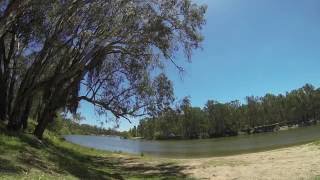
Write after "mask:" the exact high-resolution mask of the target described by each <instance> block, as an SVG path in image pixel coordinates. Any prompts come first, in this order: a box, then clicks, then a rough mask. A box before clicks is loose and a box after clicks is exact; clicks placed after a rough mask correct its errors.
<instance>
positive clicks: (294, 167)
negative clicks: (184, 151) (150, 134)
mask: <svg viewBox="0 0 320 180" xmlns="http://www.w3.org/2000/svg"><path fill="white" fill-rule="evenodd" d="M179 162H180V163H181V164H183V165H185V166H186V167H188V168H187V169H186V170H184V172H185V173H186V174H189V175H191V176H192V177H195V178H196V179H216V180H224V179H226V180H227V179H246V180H247V179H317V178H320V147H319V146H318V145H315V144H312V143H309V144H305V145H299V146H293V147H288V148H282V149H277V150H271V151H265V152H257V153H249V154H241V155H234V156H226V157H212V158H201V159H183V160H179Z"/></svg>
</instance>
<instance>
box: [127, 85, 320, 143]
mask: <svg viewBox="0 0 320 180" xmlns="http://www.w3.org/2000/svg"><path fill="white" fill-rule="evenodd" d="M246 101H247V102H246V103H245V104H241V103H240V102H239V101H231V102H228V103H219V102H217V101H212V100H209V101H208V102H207V103H206V104H205V107H204V108H202V109H201V108H199V107H192V106H191V103H190V100H189V98H184V99H183V100H182V102H181V105H180V107H178V108H176V109H170V108H168V109H166V110H165V111H163V112H162V114H160V115H159V116H157V117H155V118H145V119H142V120H141V121H140V123H139V126H138V127H134V128H133V129H131V130H130V131H129V133H130V134H131V135H132V136H141V137H144V138H147V139H170V138H186V139H194V138H208V137H223V136H235V135H238V133H240V132H241V133H259V132H269V131H275V130H276V129H277V127H279V126H292V125H300V126H305V125H311V124H315V123H317V121H319V120H320V89H315V88H314V87H313V86H312V85H310V84H306V85H305V86H303V87H302V88H300V89H297V90H293V91H291V92H288V93H286V95H282V94H279V95H273V94H266V95H265V96H263V97H254V96H249V97H247V98H246Z"/></svg>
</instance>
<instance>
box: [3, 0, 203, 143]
mask: <svg viewBox="0 0 320 180" xmlns="http://www.w3.org/2000/svg"><path fill="white" fill-rule="evenodd" d="M0 6H1V8H0V15H1V17H0V22H1V24H3V26H1V27H0V87H1V89H2V90H3V91H1V94H0V96H1V97H0V98H1V99H3V100H4V101H2V102H1V104H0V111H1V112H0V119H8V121H9V122H8V128H9V129H11V130H19V129H21V128H22V126H25V125H26V124H27V123H26V121H27V119H28V117H29V116H30V110H31V109H32V108H31V107H32V106H35V105H37V107H38V108H36V111H35V112H33V113H34V114H35V115H34V116H35V117H36V119H37V121H38V124H37V126H36V129H35V135H36V136H37V137H39V138H41V137H42V134H43V132H44V130H45V128H46V126H47V125H48V124H49V123H50V122H51V121H52V120H53V118H54V116H55V114H56V113H57V111H59V110H62V109H65V110H68V111H70V112H71V113H76V111H77V108H78V104H79V102H80V101H87V102H89V103H92V104H93V105H95V106H96V107H97V108H96V109H97V110H98V111H99V113H112V114H113V115H114V116H115V117H116V118H127V119H128V118H129V117H130V116H142V115H146V114H151V115H152V114H156V113H157V112H158V111H159V110H162V109H164V108H165V107H166V106H169V104H170V103H171V102H172V101H173V88H172V83H171V82H170V80H169V79H168V78H167V77H166V76H165V74H164V73H161V72H162V70H161V69H163V68H164V67H165V66H166V65H167V64H168V63H171V64H173V65H174V66H176V67H177V68H178V69H181V68H180V66H178V65H177V63H176V62H175V61H174V55H175V54H176V53H178V52H183V53H184V54H185V57H186V59H188V60H189V61H190V59H191V54H192V50H193V49H196V48H199V46H200V44H199V43H200V42H201V41H202V36H201V34H200V29H201V27H202V26H203V24H204V22H205V21H204V13H205V11H206V7H205V6H198V5H196V4H194V3H192V2H191V1H190V0H150V1H145V0H93V1H84V0H66V1H56V0H41V1H40V0H32V1H31V0H30V1H29V0H6V1H1V2H0ZM159 72H160V73H159Z"/></svg>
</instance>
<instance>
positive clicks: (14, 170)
mask: <svg viewBox="0 0 320 180" xmlns="http://www.w3.org/2000/svg"><path fill="white" fill-rule="evenodd" d="M23 171H24V169H23V168H21V167H19V166H15V165H14V164H13V163H12V162H11V161H10V160H7V159H4V158H1V157H0V174H21V173H22V172H23Z"/></svg>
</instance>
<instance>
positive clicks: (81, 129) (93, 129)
mask: <svg viewBox="0 0 320 180" xmlns="http://www.w3.org/2000/svg"><path fill="white" fill-rule="evenodd" d="M48 129H49V130H50V131H51V132H53V133H56V134H59V135H68V134H76V135H114V136H125V135H126V133H122V132H120V131H117V130H116V129H114V128H104V127H103V126H102V124H101V126H97V125H89V124H80V121H79V119H74V118H66V117H64V116H62V114H58V115H57V117H56V118H55V120H54V121H52V122H51V123H50V124H49V126H48Z"/></svg>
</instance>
